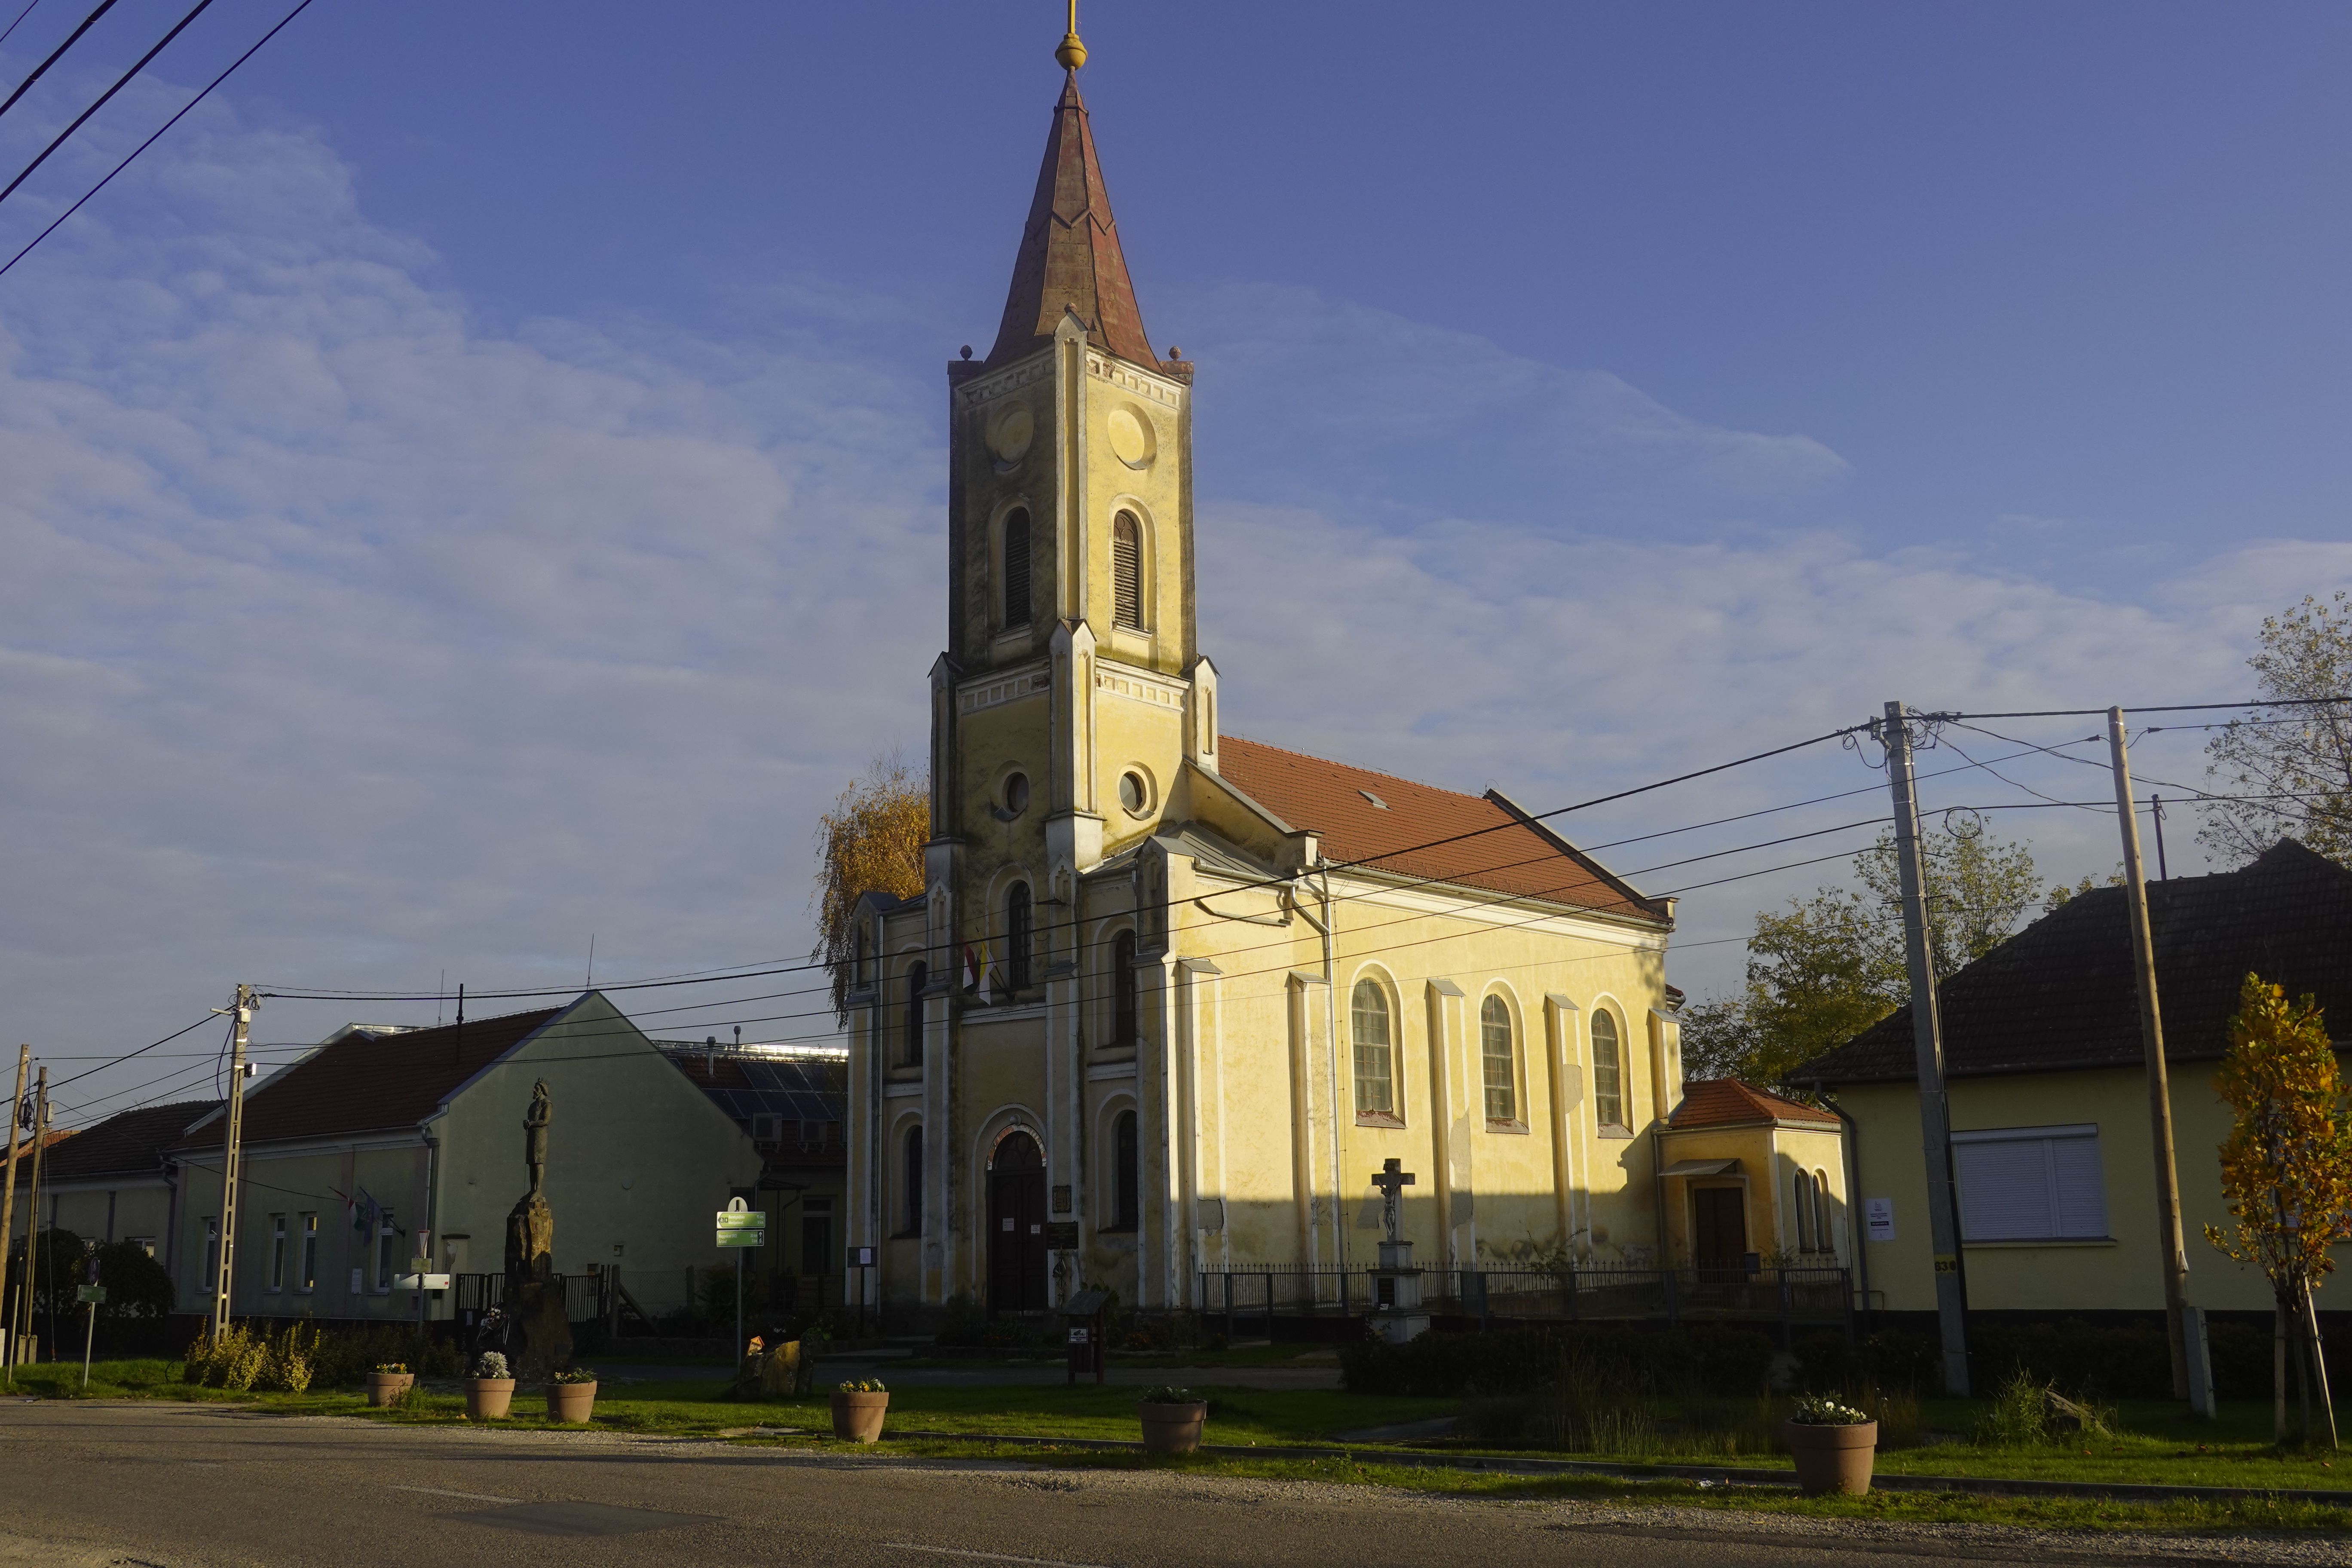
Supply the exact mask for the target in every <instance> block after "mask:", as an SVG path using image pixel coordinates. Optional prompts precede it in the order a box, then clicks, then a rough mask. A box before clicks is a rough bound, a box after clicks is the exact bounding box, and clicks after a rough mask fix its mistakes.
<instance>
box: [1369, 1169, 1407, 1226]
mask: <svg viewBox="0 0 2352 1568" xmlns="http://www.w3.org/2000/svg"><path fill="white" fill-rule="evenodd" d="M1372 1185H1374V1186H1376V1187H1378V1188H1380V1190H1381V1225H1383V1226H1387V1227H1388V1237H1389V1239H1390V1240H1391V1241H1402V1240H1403V1239H1404V1237H1402V1235H1401V1234H1399V1232H1398V1229H1397V1227H1398V1225H1399V1224H1400V1223H1401V1222H1402V1220H1403V1218H1404V1190H1405V1189H1406V1188H1407V1187H1409V1186H1411V1185H1412V1176H1411V1175H1410V1174H1408V1173H1406V1171H1405V1168H1404V1162H1403V1161H1402V1160H1390V1161H1387V1162H1385V1163H1382V1164H1381V1173H1380V1174H1379V1175H1377V1176H1374V1177H1373V1178H1372Z"/></svg>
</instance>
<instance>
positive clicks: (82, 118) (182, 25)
mask: <svg viewBox="0 0 2352 1568" xmlns="http://www.w3.org/2000/svg"><path fill="white" fill-rule="evenodd" d="M212 3H213V0H196V5H195V9H194V10H192V11H190V12H189V13H188V14H187V15H186V16H183V17H181V18H180V19H179V21H178V22H176V23H174V24H173V27H172V30H171V31H170V32H168V33H166V34H164V35H163V39H162V41H161V42H159V43H157V44H156V46H155V47H153V48H152V49H149V50H148V51H147V52H146V53H145V54H143V55H141V56H140V57H139V61H138V63H137V64H136V65H133V66H132V67H131V68H130V69H129V70H127V71H124V72H123V73H122V74H121V76H119V77H117V78H115V79H114V85H113V86H112V87H110V88H108V89H106V90H105V91H104V92H101V93H100V94H99V95H98V101H97V102H96V103H93V104H91V105H90V106H89V108H88V109H85V110H82V111H81V112H80V113H79V114H78V115H76V116H74V122H73V123H72V124H71V125H68V126H67V127H66V128H65V129H64V130H63V131H60V132H58V134H57V140H55V141H54V142H50V143H49V144H48V145H47V146H46V147H44V148H42V149H41V154H40V156H39V157H37V158H35V159H34V160H33V161H32V162H31V163H27V164H26V165H25V172H24V173H23V174H18V175H17V176H16V178H15V179H13V180H11V181H9V182H8V188H7V189H5V190H0V202H5V201H6V200H7V199H8V198H9V197H10V196H12V195H16V187H17V186H19V185H21V184H24V183H25V182H26V180H29V179H31V178H32V177H33V171H34V170H36V169H37V168H39V167H40V166H41V165H42V164H44V163H47V162H48V161H49V154H50V153H54V152H56V151H57V150H58V148H60V147H62V146H64V145H65V144H66V141H67V139H68V137H70V136H72V135H73V133H74V132H77V131H79V130H80V129H81V128H82V126H83V125H84V124H86V123H88V121H89V117H90V116H91V115H93V114H96V113H97V112H98V111H99V110H101V109H104V108H105V107H106V106H107V105H108V104H109V103H110V102H112V101H113V100H114V95H115V94H116V93H118V92H121V90H122V89H124V88H126V87H128V86H130V85H131V78H133V77H135V76H137V75H138V74H139V73H140V72H141V71H143V70H145V69H146V68H147V63H148V62H149V61H150V60H152V59H153V58H155V57H156V56H157V55H160V54H162V53H163V51H164V49H165V48H167V47H170V45H171V42H172V40H173V39H174V38H176V37H179V36H180V35H181V33H182V32H184V31H185V30H186V28H187V26H188V24H189V23H191V22H193V21H194V20H195V19H196V18H197V17H198V16H203V15H204V14H205V10H206V8H207V7H209V6H210V5H212ZM91 19H92V20H93V21H94V20H96V18H95V17H94V16H93V17H92V18H91ZM27 85H30V84H29V83H28V84H27ZM20 90H21V89H20ZM10 101H11V102H13V101H15V100H10Z"/></svg>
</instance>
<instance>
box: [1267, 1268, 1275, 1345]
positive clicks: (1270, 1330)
mask: <svg viewBox="0 0 2352 1568" xmlns="http://www.w3.org/2000/svg"><path fill="white" fill-rule="evenodd" d="M1265 1342H1266V1343H1267V1344H1272V1343H1274V1275H1273V1273H1272V1271H1271V1270H1269V1271H1268V1272H1267V1274H1266V1277H1265Z"/></svg>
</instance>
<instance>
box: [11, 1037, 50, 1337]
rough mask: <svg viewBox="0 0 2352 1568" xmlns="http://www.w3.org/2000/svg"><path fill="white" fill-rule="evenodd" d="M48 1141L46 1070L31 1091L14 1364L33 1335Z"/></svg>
mask: <svg viewBox="0 0 2352 1568" xmlns="http://www.w3.org/2000/svg"><path fill="white" fill-rule="evenodd" d="M48 1141H49V1069H48V1068H42V1069H41V1071H40V1076H39V1078H37V1079H35V1082H34V1089H33V1178H32V1180H31V1182H30V1183H28V1184H27V1188H28V1190H27V1191H26V1194H25V1199H26V1205H27V1208H26V1215H25V1282H24V1283H23V1284H22V1285H20V1286H18V1287H17V1288H16V1299H17V1300H18V1301H19V1302H21V1303H22V1305H23V1310H21V1311H20V1312H18V1314H17V1316H18V1318H19V1319H21V1320H22V1322H23V1326H22V1327H21V1328H19V1329H18V1330H17V1331H16V1335H15V1343H13V1344H11V1345H10V1346H9V1351H8V1353H9V1354H10V1355H11V1356H12V1357H14V1358H15V1359H16V1360H17V1361H20V1362H21V1361H28V1360H29V1359H30V1358H29V1357H27V1356H26V1355H24V1354H23V1353H22V1352H20V1351H19V1350H18V1348H17V1347H18V1346H20V1345H22V1344H23V1343H24V1342H25V1341H26V1340H27V1339H30V1338H31V1337H32V1333H33V1291H34V1290H35V1289H36V1288H37V1286H38V1283H39V1281H40V1278H41V1249H40V1248H39V1247H37V1246H36V1245H34V1244H35V1243H37V1241H39V1240H40V1238H41V1148H42V1145H44V1144H46V1143H47V1142H48Z"/></svg>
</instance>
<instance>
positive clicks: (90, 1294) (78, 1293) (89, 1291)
mask: <svg viewBox="0 0 2352 1568" xmlns="http://www.w3.org/2000/svg"><path fill="white" fill-rule="evenodd" d="M74 1300H77V1301H88V1302H89V1303H90V1304H91V1305H93V1306H95V1305H97V1304H99V1303H100V1302H102V1301H104V1300H106V1287H105V1286H103V1285H77V1286H75V1287H74Z"/></svg>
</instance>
